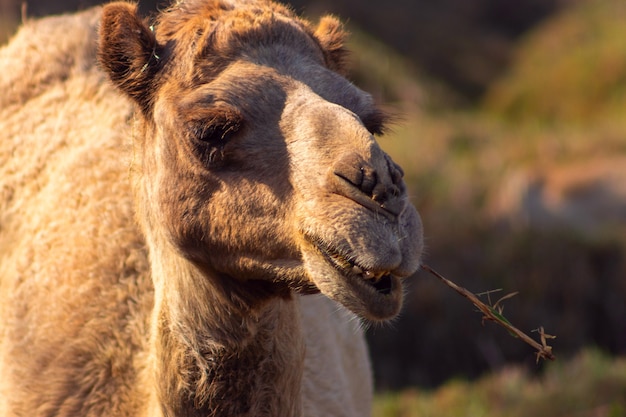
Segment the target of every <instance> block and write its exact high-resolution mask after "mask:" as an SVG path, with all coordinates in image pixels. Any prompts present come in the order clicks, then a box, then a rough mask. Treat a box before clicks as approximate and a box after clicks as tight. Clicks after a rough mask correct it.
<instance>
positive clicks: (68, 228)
mask: <svg viewBox="0 0 626 417" xmlns="http://www.w3.org/2000/svg"><path fill="white" fill-rule="evenodd" d="M98 24H99V25H100V28H99V39H98V43H99V45H98V52H97V55H98V59H99V61H100V64H101V67H100V68H101V69H100V68H99V67H98V66H96V65H95V59H94V58H95V55H96V51H95V43H96V41H95V35H96V26H97V25H98ZM50 34H54V36H53V37H52V36H50ZM344 37H345V34H344V33H343V31H342V30H341V28H340V25H339V23H338V21H337V20H336V19H334V18H331V17H327V18H324V19H322V21H321V23H320V25H319V26H318V27H317V28H313V27H312V26H311V25H310V24H309V23H308V22H306V21H304V20H301V19H299V18H297V17H296V16H294V15H293V13H292V12H291V11H290V10H288V9H287V8H285V7H284V6H280V5H276V4H273V3H270V2H266V1H263V0H259V1H254V0H251V1H241V2H240V3H237V4H236V5H235V4H234V3H231V2H229V1H226V0H196V1H184V2H180V3H179V4H177V5H174V6H172V8H171V9H169V10H168V11H166V12H164V13H162V14H161V15H160V16H159V17H158V19H157V23H156V24H155V25H154V27H153V28H151V27H149V26H148V25H147V24H146V23H144V22H143V21H142V19H140V18H139V17H138V16H137V14H136V8H135V6H134V5H132V4H129V3H112V4H110V5H108V6H106V7H105V8H103V9H102V10H101V9H93V10H91V11H87V12H84V13H82V14H80V15H76V16H66V17H58V18H50V19H46V20H42V21H40V22H35V23H33V24H30V25H27V26H26V27H24V28H23V29H22V30H21V31H20V33H19V34H18V35H17V37H16V38H15V39H13V40H12V42H11V43H10V44H9V45H8V46H6V47H5V48H3V49H2V50H0V62H3V63H4V62H7V63H9V64H11V65H12V68H15V69H16V70H18V71H19V72H20V73H21V74H27V75H28V76H26V77H24V76H16V75H15V73H14V72H13V71H9V72H7V71H6V68H5V71H4V72H3V73H2V74H0V89H2V91H7V94H6V95H5V96H4V98H2V99H0V100H3V101H2V103H1V104H2V110H1V114H0V116H1V117H2V118H1V119H0V120H2V122H0V123H1V125H0V127H1V129H0V187H1V188H0V191H1V194H0V196H1V197H2V198H1V199H0V300H1V301H0V323H1V324H0V332H1V333H0V374H1V375H2V380H1V381H0V414H1V415H4V416H11V417H12V416H26V415H28V416H76V415H81V416H104V415H111V416H131V415H132V416H138V415H146V416H148V415H150V416H156V415H166V416H255V417H261V416H297V415H307V416H315V415H320V416H321V415H337V416H339V415H342V416H356V415H363V414H364V413H366V411H365V410H366V409H367V406H368V403H369V395H370V394H369V393H368V392H369V389H371V385H370V383H369V375H368V368H367V363H366V358H365V356H364V355H365V350H364V348H363V338H362V334H361V332H360V331H359V330H358V329H355V328H354V327H353V326H350V325H348V324H346V323H348V322H349V320H351V319H350V318H349V317H344V316H337V317H334V318H331V319H329V318H328V316H327V315H326V314H327V313H324V312H325V311H326V310H327V308H328V307H326V303H327V302H328V301H325V300H324V299H323V298H313V299H311V300H312V301H308V299H307V301H305V300H304V299H303V300H301V299H300V297H301V296H300V295H298V293H299V294H310V293H315V292H320V291H321V292H322V293H323V294H324V295H326V296H328V297H330V298H331V299H333V300H335V301H337V302H339V303H341V304H343V305H344V306H345V307H346V308H347V309H349V310H351V311H352V312H353V313H355V314H357V315H358V316H360V317H362V318H364V319H369V320H384V319H388V318H390V317H393V316H394V315H395V314H397V312H398V310H399V308H400V304H401V299H402V289H401V281H400V278H401V277H404V276H407V275H410V274H411V273H412V272H413V271H414V270H415V269H416V268H417V266H418V263H419V255H420V252H421V225H420V222H419V217H418V216H417V213H416V212H415V209H414V208H413V207H412V206H410V204H409V203H408V201H407V198H406V193H405V187H404V184H403V182H402V179H401V176H402V173H401V170H400V169H399V167H397V166H396V165H395V164H394V163H393V162H392V161H391V159H390V158H389V157H388V156H387V155H385V154H384V153H383V152H382V151H381V150H380V148H379V147H378V145H377V144H376V142H375V141H374V139H373V137H372V133H379V132H380V131H381V130H382V128H383V126H382V124H383V122H384V117H383V116H382V113H381V112H380V111H379V110H378V109H377V108H376V107H375V106H374V105H373V103H372V100H371V98H370V97H369V96H368V95H367V94H365V93H363V92H362V91H360V90H358V89H357V88H356V87H354V86H353V85H352V84H350V83H348V82H347V81H346V80H345V79H344V78H342V77H341V76H340V75H339V74H338V73H343V72H344V71H345V63H344V57H345V49H344V47H343V40H344ZM52 39H55V43H54V44H53V45H51V44H50V42H51V41H52ZM56 39H58V41H56ZM104 77H108V78H109V79H110V80H111V81H112V82H113V84H114V85H115V86H116V87H117V88H118V89H119V91H120V92H121V94H119V93H117V92H116V91H115V90H114V89H112V88H111V87H110V86H109V85H108V83H107V82H106V81H105V80H104ZM131 103H134V105H135V106H136V109H137V111H133V106H132V105H131ZM128 139H132V143H130V142H127V140H128ZM128 167H130V170H129V168H128ZM133 217H135V218H136V220H137V223H138V225H139V226H138V227H137V226H135V222H134V221H133ZM148 254H149V255H148ZM359 271H360V272H359ZM373 275H383V276H384V277H383V278H381V281H380V282H379V283H378V284H376V285H373V284H369V283H368V282H370V281H369V279H370V277H371V276H373ZM371 282H373V281H371ZM304 297H312V296H304ZM333 308H334V307H333ZM331 334H334V335H335V336H334V337H333V338H332V339H330V340H332V341H330V340H328V341H323V340H322V339H321V338H324V337H330V335H331ZM338 388H339V389H338Z"/></svg>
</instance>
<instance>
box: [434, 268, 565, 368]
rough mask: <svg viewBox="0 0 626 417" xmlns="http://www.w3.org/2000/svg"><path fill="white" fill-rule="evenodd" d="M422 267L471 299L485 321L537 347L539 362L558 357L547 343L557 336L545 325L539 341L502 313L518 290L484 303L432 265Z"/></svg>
mask: <svg viewBox="0 0 626 417" xmlns="http://www.w3.org/2000/svg"><path fill="white" fill-rule="evenodd" d="M422 269H423V270H424V271H427V272H430V273H431V274H432V275H434V276H436V277H437V278H439V280H440V281H442V282H443V283H444V284H446V285H447V286H448V287H450V288H452V289H453V290H455V291H456V292H458V293H459V294H461V295H462V296H463V297H465V298H467V299H468V300H470V301H471V302H472V303H473V304H474V305H475V306H476V307H477V308H478V310H480V312H481V313H483V321H485V320H488V321H493V322H495V323H497V324H499V325H500V326H502V327H504V328H505V329H507V330H508V331H509V333H510V334H511V335H512V336H513V337H516V338H520V339H522V340H523V341H524V342H526V343H528V344H529V345H530V346H532V347H533V348H535V349H536V350H537V352H536V355H537V362H539V359H550V360H554V359H556V357H555V356H554V354H553V353H552V346H548V344H547V340H548V339H554V338H556V336H552V335H549V334H547V333H545V332H544V331H543V327H539V329H537V330H536V331H537V332H538V333H539V337H540V340H541V343H539V342H537V341H536V340H534V339H533V338H531V337H530V336H528V335H527V334H526V333H524V332H522V331H521V330H519V329H518V328H517V327H515V326H513V325H512V324H511V322H509V321H508V320H507V319H506V317H504V316H503V315H502V311H503V310H502V306H501V305H500V303H501V302H502V301H504V300H507V299H509V298H511V297H513V296H515V295H516V294H517V293H516V292H515V293H510V294H507V295H505V296H504V297H502V298H500V299H499V300H498V301H497V302H496V303H495V304H493V305H487V304H485V303H483V302H482V301H480V299H479V298H478V297H477V296H476V295H475V294H474V293H472V292H470V291H468V290H466V289H465V288H463V287H461V286H458V285H456V284H455V283H454V282H452V281H450V280H449V279H447V278H445V277H444V276H443V275H441V274H440V273H439V272H437V271H435V270H434V269H432V268H431V267H430V266H428V265H422Z"/></svg>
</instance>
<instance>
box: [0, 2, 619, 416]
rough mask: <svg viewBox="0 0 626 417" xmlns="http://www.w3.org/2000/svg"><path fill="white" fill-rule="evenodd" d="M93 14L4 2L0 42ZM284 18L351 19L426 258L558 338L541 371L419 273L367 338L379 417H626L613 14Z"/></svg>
mask: <svg viewBox="0 0 626 417" xmlns="http://www.w3.org/2000/svg"><path fill="white" fill-rule="evenodd" d="M95 3H97V2H95V1H93V2H92V1H87V0H80V1H79V0H72V1H62V0H59V1H55V2H50V1H48V0H30V1H28V4H27V7H26V8H24V7H23V6H22V5H21V3H20V1H19V0H0V41H1V42H6V40H7V38H8V37H10V35H11V33H13V32H14V31H15V30H16V28H17V26H18V25H19V22H20V20H21V15H22V14H24V13H25V14H26V16H28V17H33V16H42V15H45V14H50V13H59V12H63V11H70V10H80V9H83V8H86V7H88V6H89V5H91V4H95ZM291 5H292V6H293V7H294V8H295V9H296V10H297V11H298V12H299V13H301V14H303V15H305V16H307V17H310V18H312V19H317V18H318V17H319V16H320V15H321V14H323V13H326V12H331V13H334V14H337V15H339V16H340V17H341V18H342V19H343V20H344V21H345V22H346V23H347V26H348V28H349V29H350V31H351V32H352V34H353V36H352V39H351V45H350V47H351V49H352V51H353V53H352V56H351V60H352V75H351V77H352V79H353V81H354V82H355V83H356V84H358V85H359V86H361V87H362V88H364V89H365V90H368V91H370V92H372V93H373V94H374V95H375V97H376V98H377V100H378V101H379V102H381V103H386V104H385V105H386V106H388V107H389V109H391V110H392V111H393V112H394V113H395V114H396V115H398V123H397V124H396V126H395V127H394V128H393V129H392V131H391V132H389V133H388V134H386V135H385V136H383V137H381V138H380V143H381V144H382V146H383V148H384V149H386V151H387V152H389V153H390V154H391V155H392V156H393V158H394V159H395V160H396V161H397V162H398V163H399V164H400V165H402V166H403V168H404V170H405V172H406V180H407V182H408V185H409V189H410V193H411V197H412V199H413V202H414V204H415V205H416V206H417V207H418V209H419V211H420V213H421V215H422V217H423V222H424V227H425V236H426V244H427V251H426V256H425V262H426V263H427V264H429V265H430V266H431V267H433V268H435V269H436V270H438V271H439V272H441V273H442V274H444V275H445V276H446V277H447V278H449V279H451V280H453V281H455V282H457V283H458V284H460V285H462V286H464V287H466V288H467V289H469V290H471V291H472V292H475V293H484V292H486V291H491V290H496V289H502V290H503V291H502V292H501V293H494V294H491V295H490V297H491V302H492V303H493V302H495V301H496V300H497V299H498V298H499V297H501V296H502V295H505V294H507V293H509V292H512V291H519V295H517V296H516V297H514V298H512V299H510V300H507V301H506V302H505V303H504V306H505V309H504V315H505V316H506V317H507V318H508V319H509V320H510V321H511V322H512V323H513V324H514V325H516V326H517V327H519V328H520V329H521V330H523V331H525V332H531V331H532V330H533V329H537V328H538V327H539V326H544V327H545V330H546V332H547V333H549V334H553V335H556V336H557V339H555V340H553V341H552V343H551V345H552V346H553V347H554V352H555V353H556V355H557V358H558V359H557V361H556V362H554V363H542V362H540V363H539V364H536V363H535V355H534V352H533V350H532V348H530V347H529V346H527V345H525V344H523V343H522V342H521V341H519V340H517V339H514V338H512V337H511V336H510V335H509V334H508V333H507V332H506V331H504V330H503V329H501V328H498V327H496V326H495V325H493V324H490V323H486V324H485V325H484V326H483V325H482V324H481V315H480V314H479V313H477V312H476V311H475V308H474V307H473V306H472V305H471V304H469V303H468V302H467V300H465V299H463V298H461V297H460V296H459V295H458V294H456V293H454V292H453V291H452V290H450V289H449V288H447V287H445V286H444V285H443V284H442V283H440V282H439V281H437V280H436V279H435V278H434V277H432V276H430V275H427V274H426V273H424V272H419V273H417V274H416V275H415V276H414V277H412V278H411V279H410V283H409V290H408V292H407V302H406V307H405V308H404V311H403V313H402V315H401V317H400V318H399V319H397V320H396V321H394V322H393V323H391V324H389V325H384V326H372V327H371V328H370V329H369V331H368V338H369V341H370V346H371V353H372V357H373V362H374V372H375V374H376V380H377V391H378V395H377V401H376V409H375V417H390V416H403V417H408V416H438V417H440V416H443V417H445V416H455V417H459V416H471V417H480V416H530V415H538V416H555V417H556V416H593V417H601V416H610V417H618V416H626V1H624V0H517V1H502V0H438V1H432V0H386V1H385V2H384V4H383V2H364V1H359V0H294V1H292V2H291ZM140 7H141V8H142V10H143V11H144V12H145V13H147V14H149V13H152V12H154V10H156V9H157V7H158V6H157V5H156V2H155V1H152V2H148V1H145V2H144V1H143V0H140ZM161 7H164V4H163V3H161ZM50 42H54V39H51V40H50ZM483 298H484V299H485V301H486V302H488V301H489V300H488V298H487V296H483ZM530 334H531V335H534V336H535V337H537V334H536V333H530Z"/></svg>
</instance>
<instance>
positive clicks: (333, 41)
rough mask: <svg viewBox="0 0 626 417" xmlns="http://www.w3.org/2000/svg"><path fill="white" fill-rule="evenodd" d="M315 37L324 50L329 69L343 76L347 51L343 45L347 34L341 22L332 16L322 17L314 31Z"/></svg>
mask: <svg viewBox="0 0 626 417" xmlns="http://www.w3.org/2000/svg"><path fill="white" fill-rule="evenodd" d="M315 37H316V38H317V40H318V41H319V43H320V45H321V46H322V49H323V50H324V54H325V55H326V61H327V63H328V65H329V67H330V68H331V69H332V70H334V71H337V72H339V73H342V74H343V73H344V72H345V71H346V67H347V65H346V61H347V59H346V58H347V56H348V50H347V49H346V48H345V46H344V44H345V42H346V38H347V37H348V33H347V32H346V31H345V30H344V29H343V25H342V24H341V22H340V21H339V20H338V19H337V18H335V17H333V16H324V17H322V19H321V20H320V23H319V25H318V26H317V29H316V30H315Z"/></svg>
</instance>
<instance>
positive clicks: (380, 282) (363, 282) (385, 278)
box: [306, 235, 402, 321]
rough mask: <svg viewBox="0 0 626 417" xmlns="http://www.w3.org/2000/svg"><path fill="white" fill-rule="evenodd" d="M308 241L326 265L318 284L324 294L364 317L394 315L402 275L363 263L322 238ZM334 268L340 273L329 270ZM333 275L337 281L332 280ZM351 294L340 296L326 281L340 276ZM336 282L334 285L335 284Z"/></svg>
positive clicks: (378, 317) (312, 238)
mask: <svg viewBox="0 0 626 417" xmlns="http://www.w3.org/2000/svg"><path fill="white" fill-rule="evenodd" d="M306 240H307V241H308V242H309V243H310V244H311V245H312V246H313V248H314V253H317V255H318V256H317V259H319V260H322V264H324V265H326V266H327V268H328V267H330V268H328V269H326V271H327V272H326V273H324V275H325V277H324V278H323V279H322V280H321V282H319V283H318V287H319V288H320V290H321V291H322V293H327V294H328V296H329V297H331V298H333V299H336V301H339V302H340V303H341V304H343V305H344V306H345V307H347V308H348V309H349V310H352V311H353V312H354V313H355V314H357V315H359V316H361V317H362V318H367V319H371V320H375V321H378V320H385V319H388V318H391V317H393V316H395V315H396V314H397V312H398V309H399V306H400V305H401V303H402V291H401V289H402V284H401V277H400V276H398V275H397V274H394V273H393V272H391V271H389V270H385V269H378V270H376V269H373V268H367V267H364V266H363V265H360V264H359V263H358V262H357V260H355V256H351V255H348V254H347V253H346V252H345V251H343V250H341V249H338V248H336V247H334V246H331V245H330V244H328V243H326V242H325V241H323V240H322V239H320V238H316V237H313V236H310V235H308V236H306ZM333 270H334V271H335V272H336V273H337V275H334V274H332V273H331V272H330V271H333ZM333 276H334V278H335V280H333ZM339 277H341V278H342V279H341V280H340V281H339V283H340V285H342V286H343V287H344V288H346V289H351V290H349V293H351V294H352V296H348V295H347V294H346V293H345V292H340V293H341V294H342V295H341V296H337V292H335V291H334V290H330V291H325V288H324V286H325V285H324V283H328V282H334V284H335V285H336V284H338V281H337V280H336V279H337V278H339ZM332 286H333V285H331V287H332Z"/></svg>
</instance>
